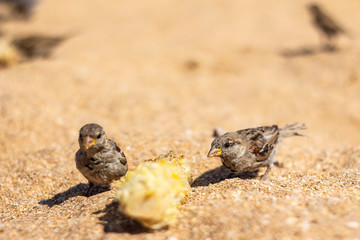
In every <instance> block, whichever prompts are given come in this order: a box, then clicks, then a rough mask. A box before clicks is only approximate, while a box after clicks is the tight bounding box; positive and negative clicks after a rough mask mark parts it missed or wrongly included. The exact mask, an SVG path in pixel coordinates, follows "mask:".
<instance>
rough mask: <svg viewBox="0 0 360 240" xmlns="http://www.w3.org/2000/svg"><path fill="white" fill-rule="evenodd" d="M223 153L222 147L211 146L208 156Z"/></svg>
mask: <svg viewBox="0 0 360 240" xmlns="http://www.w3.org/2000/svg"><path fill="white" fill-rule="evenodd" d="M221 154H222V152H221V149H218V148H211V149H210V151H209V153H208V155H207V156H208V157H219V156H221Z"/></svg>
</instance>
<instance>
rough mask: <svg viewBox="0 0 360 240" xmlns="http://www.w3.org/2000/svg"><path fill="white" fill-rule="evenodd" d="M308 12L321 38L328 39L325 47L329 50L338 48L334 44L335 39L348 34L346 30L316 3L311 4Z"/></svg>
mask: <svg viewBox="0 0 360 240" xmlns="http://www.w3.org/2000/svg"><path fill="white" fill-rule="evenodd" d="M308 10H309V11H310V14H311V15H312V18H313V23H314V26H315V27H316V28H317V29H318V30H319V32H320V34H321V36H324V37H325V38H326V42H325V44H324V47H325V48H326V49H328V50H334V49H335V48H336V46H335V43H334V42H333V40H334V38H335V37H337V36H339V35H340V34H346V32H345V30H344V29H343V28H342V27H341V26H340V25H339V24H338V23H336V22H335V21H334V20H333V19H332V18H331V17H329V16H328V15H327V14H326V13H325V12H324V11H323V9H322V8H321V7H320V6H319V5H317V4H316V3H312V4H310V5H309V6H308Z"/></svg>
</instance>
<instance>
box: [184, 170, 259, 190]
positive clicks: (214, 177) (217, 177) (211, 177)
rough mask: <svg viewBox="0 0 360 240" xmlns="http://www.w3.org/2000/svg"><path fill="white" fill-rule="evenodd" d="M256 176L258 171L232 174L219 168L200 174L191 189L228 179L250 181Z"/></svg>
mask: <svg viewBox="0 0 360 240" xmlns="http://www.w3.org/2000/svg"><path fill="white" fill-rule="evenodd" d="M257 175H258V171H255V172H242V173H232V172H231V171H230V170H228V169H227V168H225V167H224V166H220V167H217V168H215V169H212V170H209V171H207V172H205V173H203V174H201V175H200V176H199V177H198V178H196V179H195V181H194V182H193V183H192V184H191V187H200V186H208V185H209V184H214V183H218V182H221V181H223V180H225V179H229V178H240V179H252V178H255V177H257Z"/></svg>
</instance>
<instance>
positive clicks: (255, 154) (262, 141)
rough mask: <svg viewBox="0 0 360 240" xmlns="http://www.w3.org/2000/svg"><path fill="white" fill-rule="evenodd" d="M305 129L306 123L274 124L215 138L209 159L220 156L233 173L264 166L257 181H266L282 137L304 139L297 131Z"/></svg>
mask: <svg viewBox="0 0 360 240" xmlns="http://www.w3.org/2000/svg"><path fill="white" fill-rule="evenodd" d="M303 129H306V126H305V124H301V123H293V124H288V125H286V126H285V127H284V128H282V129H280V128H279V127H278V126H277V125H272V126H263V127H257V128H248V129H243V130H239V131H236V132H228V133H225V134H223V135H221V136H220V137H217V138H215V139H214V141H213V142H212V143H211V149H210V151H209V153H208V157H220V159H221V162H222V163H223V165H224V166H225V167H226V168H228V169H230V170H231V171H232V172H237V173H238V172H254V171H257V170H258V169H259V168H260V167H267V169H266V171H265V173H264V174H263V175H262V176H261V178H260V180H264V179H266V177H267V175H268V174H269V172H270V170H271V168H272V167H273V166H274V164H276V160H275V154H276V149H277V146H278V145H279V143H280V140H281V139H282V138H286V137H291V136H303V135H301V134H299V133H297V131H299V130H303Z"/></svg>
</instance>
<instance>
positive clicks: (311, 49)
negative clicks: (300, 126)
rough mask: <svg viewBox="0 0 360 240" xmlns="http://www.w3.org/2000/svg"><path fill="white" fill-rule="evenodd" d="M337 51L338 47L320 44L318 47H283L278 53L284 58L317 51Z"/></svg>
mask: <svg viewBox="0 0 360 240" xmlns="http://www.w3.org/2000/svg"><path fill="white" fill-rule="evenodd" d="M337 51H339V49H338V48H337V47H336V46H334V45H327V44H325V45H322V46H320V47H312V46H308V47H299V48H294V49H285V50H282V51H280V55H281V56H283V57H286V58H294V57H306V56H311V55H315V54H319V53H335V52H337Z"/></svg>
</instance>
